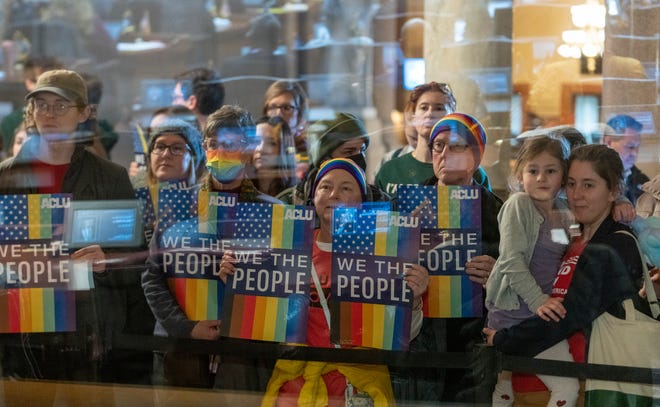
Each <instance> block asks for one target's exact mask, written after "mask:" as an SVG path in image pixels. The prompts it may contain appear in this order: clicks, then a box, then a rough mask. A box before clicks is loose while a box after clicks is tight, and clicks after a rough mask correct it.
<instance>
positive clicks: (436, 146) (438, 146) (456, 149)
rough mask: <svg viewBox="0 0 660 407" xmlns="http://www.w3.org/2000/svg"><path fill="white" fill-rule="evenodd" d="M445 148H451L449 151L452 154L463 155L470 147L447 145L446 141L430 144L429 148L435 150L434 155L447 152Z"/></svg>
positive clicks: (465, 145)
mask: <svg viewBox="0 0 660 407" xmlns="http://www.w3.org/2000/svg"><path fill="white" fill-rule="evenodd" d="M445 147H449V151H450V152H452V153H462V152H464V151H465V150H467V148H468V147H469V146H468V145H467V144H447V143H445V142H444V141H436V142H434V143H432V144H429V148H430V149H431V150H433V152H434V153H438V154H442V152H443V151H445Z"/></svg>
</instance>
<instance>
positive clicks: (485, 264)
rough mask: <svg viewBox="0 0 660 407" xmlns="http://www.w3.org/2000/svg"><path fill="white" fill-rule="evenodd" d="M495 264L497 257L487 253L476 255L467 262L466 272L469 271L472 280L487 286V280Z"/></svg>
mask: <svg viewBox="0 0 660 407" xmlns="http://www.w3.org/2000/svg"><path fill="white" fill-rule="evenodd" d="M493 266H495V259H494V258H492V257H491V256H488V255H486V254H482V255H481V256H475V257H473V258H472V259H471V260H470V261H468V262H467V263H465V272H466V273H467V275H468V277H469V278H470V281H472V282H475V283H477V284H481V285H482V286H483V287H484V288H485V287H486V281H488V276H490V272H491V271H493Z"/></svg>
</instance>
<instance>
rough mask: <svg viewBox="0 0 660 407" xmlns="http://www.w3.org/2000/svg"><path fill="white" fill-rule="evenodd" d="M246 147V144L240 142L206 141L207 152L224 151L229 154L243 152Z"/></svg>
mask: <svg viewBox="0 0 660 407" xmlns="http://www.w3.org/2000/svg"><path fill="white" fill-rule="evenodd" d="M244 145H245V144H244V143H242V142H240V141H229V140H222V141H218V140H213V139H207V140H204V148H205V149H206V150H223V151H227V152H236V151H241V150H243V146H244Z"/></svg>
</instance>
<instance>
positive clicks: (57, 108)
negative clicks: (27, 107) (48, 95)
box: [34, 102, 78, 116]
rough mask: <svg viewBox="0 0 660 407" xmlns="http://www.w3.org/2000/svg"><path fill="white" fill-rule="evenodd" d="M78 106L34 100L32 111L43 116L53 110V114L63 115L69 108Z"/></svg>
mask: <svg viewBox="0 0 660 407" xmlns="http://www.w3.org/2000/svg"><path fill="white" fill-rule="evenodd" d="M74 107H78V106H76V105H70V104H68V103H64V102H57V103H54V104H52V105H51V104H48V103H46V102H34V112H35V113H36V114H38V115H40V116H45V115H47V114H48V113H49V112H51V111H52V112H53V115H54V116H64V115H65V114H67V112H68V111H69V109H72V108H74Z"/></svg>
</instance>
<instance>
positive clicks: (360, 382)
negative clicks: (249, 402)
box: [261, 360, 395, 407]
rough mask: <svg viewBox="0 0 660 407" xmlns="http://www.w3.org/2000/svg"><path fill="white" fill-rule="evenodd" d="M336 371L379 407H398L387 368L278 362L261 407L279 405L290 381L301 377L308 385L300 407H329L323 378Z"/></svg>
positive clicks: (300, 401) (379, 366) (302, 390)
mask: <svg viewBox="0 0 660 407" xmlns="http://www.w3.org/2000/svg"><path fill="white" fill-rule="evenodd" d="M333 370H337V371H339V373H341V374H342V375H344V376H345V377H346V378H347V379H348V381H349V382H350V383H351V384H352V385H353V386H354V387H355V388H357V389H359V390H361V391H364V392H366V393H368V394H369V396H370V397H371V398H372V399H373V401H374V406H375V407H386V406H394V405H395V402H394V393H393V391H392V385H391V383H390V374H389V371H388V370H387V367H386V366H381V365H353V364H338V363H337V364H336V363H326V362H306V361H299V360H278V361H277V363H276V364H275V368H274V369H273V374H272V375H271V377H270V381H269V382H268V387H267V388H266V393H265V395H264V398H263V400H262V401H261V407H274V406H276V403H277V397H278V395H279V390H280V388H281V387H282V386H283V385H284V384H285V383H286V382H288V381H290V380H293V379H295V378H297V377H300V376H302V377H303V378H304V379H305V384H304V385H303V387H302V389H301V391H300V395H299V397H298V406H301V407H325V406H327V405H328V392H327V389H326V388H325V383H324V382H323V378H322V376H323V375H324V374H326V373H329V372H332V371H333Z"/></svg>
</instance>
